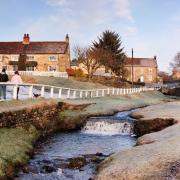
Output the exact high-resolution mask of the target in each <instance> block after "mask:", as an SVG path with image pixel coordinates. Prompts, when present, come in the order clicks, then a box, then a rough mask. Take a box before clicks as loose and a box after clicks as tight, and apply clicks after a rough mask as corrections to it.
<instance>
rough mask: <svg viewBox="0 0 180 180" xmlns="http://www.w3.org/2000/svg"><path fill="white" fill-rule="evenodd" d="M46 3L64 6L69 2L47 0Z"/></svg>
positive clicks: (65, 0)
mask: <svg viewBox="0 0 180 180" xmlns="http://www.w3.org/2000/svg"><path fill="white" fill-rule="evenodd" d="M46 3H47V4H48V5H50V6H62V5H65V4H66V3H67V0H47V1H46Z"/></svg>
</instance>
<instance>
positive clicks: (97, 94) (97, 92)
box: [96, 89, 99, 97]
mask: <svg viewBox="0 0 180 180" xmlns="http://www.w3.org/2000/svg"><path fill="white" fill-rule="evenodd" d="M98 96H99V91H98V89H97V90H96V97H98Z"/></svg>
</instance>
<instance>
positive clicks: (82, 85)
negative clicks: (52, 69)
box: [34, 76, 107, 89]
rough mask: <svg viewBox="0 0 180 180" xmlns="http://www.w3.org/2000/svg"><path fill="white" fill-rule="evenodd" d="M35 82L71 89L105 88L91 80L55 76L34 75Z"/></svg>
mask: <svg viewBox="0 0 180 180" xmlns="http://www.w3.org/2000/svg"><path fill="white" fill-rule="evenodd" d="M34 80H35V83H37V84H46V85H52V86H58V87H67V88H73V89H101V88H107V86H104V85H102V84H99V83H92V82H82V81H77V80H73V79H70V78H69V79H65V78H57V77H40V76H37V77H34Z"/></svg>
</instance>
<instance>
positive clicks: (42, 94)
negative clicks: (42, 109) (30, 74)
mask: <svg viewBox="0 0 180 180" xmlns="http://www.w3.org/2000/svg"><path fill="white" fill-rule="evenodd" d="M41 97H44V86H42V87H41Z"/></svg>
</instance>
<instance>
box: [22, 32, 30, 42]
mask: <svg viewBox="0 0 180 180" xmlns="http://www.w3.org/2000/svg"><path fill="white" fill-rule="evenodd" d="M29 43H30V37H29V34H24V37H23V44H29Z"/></svg>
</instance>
